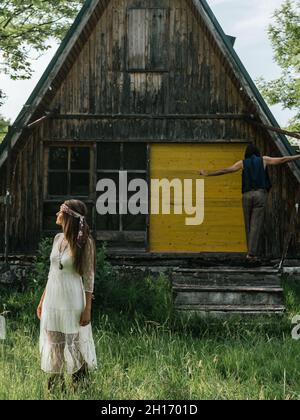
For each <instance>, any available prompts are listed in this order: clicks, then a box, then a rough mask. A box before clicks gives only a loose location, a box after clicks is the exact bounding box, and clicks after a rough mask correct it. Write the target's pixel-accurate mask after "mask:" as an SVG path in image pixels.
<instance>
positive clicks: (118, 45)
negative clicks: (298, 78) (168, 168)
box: [0, 0, 297, 256]
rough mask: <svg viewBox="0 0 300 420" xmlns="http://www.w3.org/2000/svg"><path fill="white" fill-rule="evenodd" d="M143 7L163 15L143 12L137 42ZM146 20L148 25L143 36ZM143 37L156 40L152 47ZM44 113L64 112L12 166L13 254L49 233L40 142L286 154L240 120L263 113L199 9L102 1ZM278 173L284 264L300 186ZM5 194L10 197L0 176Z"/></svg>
mask: <svg viewBox="0 0 300 420" xmlns="http://www.w3.org/2000/svg"><path fill="white" fill-rule="evenodd" d="M139 8H140V9H141V8H142V9H145V8H148V9H149V8H152V9H158V10H156V12H158V14H157V15H155V16H153V15H152V14H151V13H156V12H155V11H154V12H153V11H152V12H151V11H147V12H146V11H140V12H137V13H138V16H139V18H138V22H137V28H138V30H137V32H136V34H135V33H134V31H130V30H129V31H128V23H129V22H131V23H132V24H133V22H134V21H133V20H132V19H133V16H134V15H132V14H131V15H130V13H129V15H128V10H131V9H139ZM145 16H146V17H147V21H146V23H147V25H146V27H143V25H142V22H143V21H142V19H143V17H145ZM160 16H161V17H160ZM130 19H131V21H130ZM164 21H166V25H167V31H166V30H165V28H166V27H165V26H164V25H162V22H164ZM143 28H144V29H143ZM145 28H146V29H147V30H148V31H151V32H150V33H149V39H148V41H147V42H146V35H147V31H146V30H145ZM134 36H136V37H134ZM162 40H165V45H163V47H162ZM141 45H142V46H143V45H145V48H146V49H145V51H146V53H145V56H140V55H139V54H134V49H135V48H137V52H139V51H142V47H141ZM151 46H152V48H151ZM153 46H156V49H155V48H154V47H153ZM149 48H150V50H149ZM129 53H130V54H131V57H132V58H131V59H129V58H128V54H129ZM128 66H130V67H128ZM151 66H152V68H151ZM134 67H137V68H136V69H134ZM44 109H50V110H53V109H58V110H59V115H58V116H56V117H52V118H51V119H49V120H47V121H46V122H44V123H43V124H41V126H40V127H37V128H33V129H31V131H30V132H28V131H27V132H24V135H23V143H25V141H27V144H26V146H23V149H22V148H20V151H19V152H17V151H16V152H15V155H14V157H13V161H14V162H17V163H16V168H15V177H14V180H13V190H12V193H13V208H12V214H13V218H12V219H11V227H10V232H11V236H12V238H13V241H14V242H13V244H14V249H15V250H16V249H20V250H21V249H26V250H28V249H30V248H32V247H34V246H35V245H36V240H37V238H38V237H39V235H40V233H41V226H42V223H41V214H42V212H41V207H42V197H43V195H42V192H43V191H42V172H43V168H42V167H43V158H42V156H43V153H42V150H41V149H40V142H41V141H42V142H43V141H52V142H53V143H55V142H56V141H66V142H74V140H76V141H92V142H100V141H142V142H146V143H207V142H208V143H209V142H214V143H217V142H239V141H241V140H244V141H245V140H246V141H247V140H250V141H255V143H256V144H257V145H258V146H259V147H260V148H261V150H262V152H263V153H264V154H268V155H272V156H278V155H279V152H278V150H277V148H276V147H275V145H274V143H273V142H272V139H271V137H270V136H269V135H268V134H267V133H266V131H264V130H262V129H260V128H257V127H255V126H253V125H251V124H249V123H247V122H246V121H244V120H242V119H241V118H239V117H238V116H239V115H241V114H244V113H246V114H250V113H254V114H255V113H256V112H255V108H254V106H253V104H252V102H251V101H250V100H249V99H248V98H247V97H246V93H245V92H244V91H243V89H241V82H240V81H239V80H237V79H236V78H235V76H234V74H233V72H232V70H231V68H230V66H229V65H228V63H227V62H226V59H225V57H224V55H223V53H222V52H221V51H220V50H219V49H218V48H217V45H216V44H215V42H214V40H213V37H212V35H211V34H210V33H209V31H208V29H207V28H206V26H205V24H204V22H203V20H202V18H201V17H200V16H199V15H197V14H196V11H195V10H194V7H193V5H192V2H191V0H111V1H108V0H100V1H99V6H98V8H97V9H96V11H95V13H94V16H92V18H91V20H90V22H89V24H88V27H87V28H86V30H85V31H84V33H83V34H81V35H80V37H79V39H78V41H77V43H76V45H75V47H74V49H73V50H72V52H71V53H70V54H69V56H68V57H67V59H66V62H65V64H64V66H63V69H62V70H61V71H60V72H59V75H58V76H57V77H56V79H55V80H54V81H53V84H52V91H51V92H50V91H49V93H48V96H47V98H45V99H44V100H43V106H42V107H41V109H40V110H37V113H36V115H35V117H39V116H41V115H42V112H43V110H44ZM217 113H218V114H219V116H217V115H216V114H217ZM223 114H224V116H223V117H222V116H221V115H223ZM205 115H206V117H205ZM230 115H231V116H230ZM233 157H234V156H233ZM3 170H4V168H3ZM270 172H271V177H272V181H273V184H274V188H273V191H272V194H270V197H269V207H268V211H267V220H266V224H265V230H266V239H265V244H264V249H265V251H266V253H267V254H268V255H273V256H278V255H279V254H280V252H281V250H282V246H283V239H284V235H285V232H286V230H287V226H288V222H289V215H290V214H291V211H292V208H293V205H294V192H295V190H296V188H297V182H296V180H295V178H294V177H293V175H292V174H291V172H290V171H289V170H288V168H287V167H282V168H272V169H271V170H270ZM0 189H1V191H3V190H5V181H4V176H3V175H2V173H1V179H0ZM3 207H4V206H0V215H1V219H0V227H1V232H2V227H3V214H4V213H3ZM295 249H296V247H294V250H295Z"/></svg>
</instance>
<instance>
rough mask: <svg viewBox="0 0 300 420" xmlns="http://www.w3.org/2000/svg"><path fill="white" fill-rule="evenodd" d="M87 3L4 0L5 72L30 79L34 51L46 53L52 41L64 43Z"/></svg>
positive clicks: (0, 38)
mask: <svg viewBox="0 0 300 420" xmlns="http://www.w3.org/2000/svg"><path fill="white" fill-rule="evenodd" d="M82 3H84V0H47V1H45V0H2V1H1V3H0V51H1V68H0V70H1V71H2V72H5V73H7V74H9V75H10V76H11V77H12V78H13V79H26V78H30V77H31V75H32V72H33V68H32V64H31V61H30V58H31V52H32V50H35V52H37V53H38V54H42V53H44V52H45V51H46V50H48V49H49V48H50V43H49V40H50V39H51V38H52V39H56V40H61V39H62V38H63V36H64V35H65V33H66V30H67V29H68V27H69V26H70V24H71V23H72V22H73V20H74V17H75V16H76V14H77V12H78V10H79V9H80V7H81V6H82Z"/></svg>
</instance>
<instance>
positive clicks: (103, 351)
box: [0, 241, 300, 400]
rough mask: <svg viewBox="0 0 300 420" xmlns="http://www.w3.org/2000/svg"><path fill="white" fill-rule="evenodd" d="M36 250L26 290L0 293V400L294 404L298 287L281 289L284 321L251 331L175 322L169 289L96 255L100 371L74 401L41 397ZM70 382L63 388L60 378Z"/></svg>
mask: <svg viewBox="0 0 300 420" xmlns="http://www.w3.org/2000/svg"><path fill="white" fill-rule="evenodd" d="M49 246H50V247H51V244H50V242H47V241H46V242H43V243H42V245H41V247H40V251H39V259H38V263H37V264H36V267H35V270H34V272H33V273H32V275H31V278H30V281H29V287H28V290H27V291H26V292H25V293H23V292H20V291H19V292H18V291H15V290H8V289H7V288H5V289H4V288H2V289H1V290H0V312H2V308H3V305H5V307H6V310H8V311H11V313H10V315H9V317H8V320H7V321H8V322H7V323H8V337H7V340H5V341H4V342H0V399H1V400H3V399H13V400H16V399H97V400H105V399H116V400H117V399H167V400H173V399H175V400H177V399H188V400H193V399H299V397H300V375H299V366H300V364H299V362H300V360H299V359H300V342H298V341H295V340H293V339H292V338H291V330H292V325H291V321H290V320H291V318H292V316H293V315H295V314H297V313H299V314H300V287H299V285H298V283H297V281H295V280H286V281H285V295H286V299H287V302H286V303H287V307H288V312H287V314H286V315H285V316H284V317H283V318H282V319H275V320H272V319H270V320H266V319H265V318H264V319H262V320H257V321H255V322H246V323H245V322H240V323H238V322H233V321H215V322H212V321H204V320H200V319H198V318H196V317H195V318H192V319H189V320H188V319H180V318H178V317H177V316H176V314H175V313H174V312H173V310H172V296H171V289H170V284H169V281H168V279H166V278H165V277H164V276H162V275H160V276H158V277H153V276H152V275H150V274H149V273H145V274H144V275H143V276H142V275H141V273H139V272H137V271H133V272H125V273H124V272H123V273H118V272H116V271H115V270H114V269H113V267H111V266H110V264H109V263H108V262H107V260H106V258H105V248H104V247H103V248H102V249H100V250H99V252H98V257H97V259H98V270H97V278H96V290H95V301H94V312H93V331H94V339H95V344H96V349H97V356H98V365H99V367H98V370H97V371H96V372H92V373H91V375H90V378H89V382H88V384H86V385H84V386H82V387H80V388H79V389H78V390H77V391H76V392H74V391H72V388H71V387H67V391H66V392H65V393H62V392H61V391H60V390H59V389H57V391H56V392H55V393H54V394H51V395H50V394H48V392H47V390H46V382H47V375H45V374H44V373H43V372H42V371H41V370H40V359H39V353H38V334H39V322H38V320H37V319H36V316H35V308H36V306H37V304H38V302H39V299H40V296H41V294H42V291H43V288H44V286H45V284H46V280H47V275H48V259H49ZM67 380H69V378H67Z"/></svg>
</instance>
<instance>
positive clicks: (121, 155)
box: [95, 141, 149, 238]
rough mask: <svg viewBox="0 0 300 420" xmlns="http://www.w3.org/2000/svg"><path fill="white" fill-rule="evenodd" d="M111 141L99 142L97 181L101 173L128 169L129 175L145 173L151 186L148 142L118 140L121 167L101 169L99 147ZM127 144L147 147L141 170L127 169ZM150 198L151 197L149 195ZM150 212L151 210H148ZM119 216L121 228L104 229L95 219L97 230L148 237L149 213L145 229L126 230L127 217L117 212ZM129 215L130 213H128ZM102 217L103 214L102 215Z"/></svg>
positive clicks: (115, 173)
mask: <svg viewBox="0 0 300 420" xmlns="http://www.w3.org/2000/svg"><path fill="white" fill-rule="evenodd" d="M109 143H111V142H109V141H107V142H105V141H104V142H99V143H98V144H97V159H96V162H97V168H96V174H97V182H98V181H99V180H100V179H101V175H105V174H114V175H119V173H120V171H126V172H127V173H128V175H130V174H135V175H139V174H140V175H144V178H145V181H146V182H147V184H148V188H149V168H148V166H149V162H148V160H149V157H148V153H149V148H148V145H147V143H141V142H140V143H139V142H116V143H115V144H118V145H119V147H120V165H119V166H120V169H118V170H117V169H99V167H98V153H99V148H100V147H101V145H103V144H109ZM125 144H131V145H132V144H139V145H140V144H141V145H143V146H144V147H145V159H146V162H145V169H143V170H141V169H136V170H134V169H125V147H124V146H125ZM148 199H149V197H148ZM116 202H117V204H119V195H118V196H117V201H116ZM148 213H149V212H148ZM117 216H119V229H118V230H103V229H98V228H97V225H98V223H97V220H96V221H95V225H96V230H97V232H98V233H99V234H100V235H101V234H109V233H111V234H112V235H117V234H118V233H119V234H120V235H125V236H126V234H136V235H138V234H142V233H144V234H146V238H147V236H148V235H147V232H148V224H149V220H148V218H149V215H144V216H145V224H144V229H143V230H124V221H123V218H125V217H126V215H123V214H120V213H119V214H117ZM127 216H128V215H127ZM97 217H99V215H96V218H97ZM100 217H101V216H100Z"/></svg>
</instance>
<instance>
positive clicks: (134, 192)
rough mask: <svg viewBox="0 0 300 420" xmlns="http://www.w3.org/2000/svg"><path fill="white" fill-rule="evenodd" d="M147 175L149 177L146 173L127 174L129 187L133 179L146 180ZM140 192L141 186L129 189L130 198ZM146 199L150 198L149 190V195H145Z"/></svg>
mask: <svg viewBox="0 0 300 420" xmlns="http://www.w3.org/2000/svg"><path fill="white" fill-rule="evenodd" d="M146 177H147V175H146V174H128V175H127V179H128V187H129V184H130V182H131V181H132V180H134V179H143V180H144V181H146ZM139 192H140V188H137V190H136V191H128V199H129V198H130V197H132V196H133V195H135V194H137V193H139ZM145 199H146V200H148V191H147V196H146V197H145Z"/></svg>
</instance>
